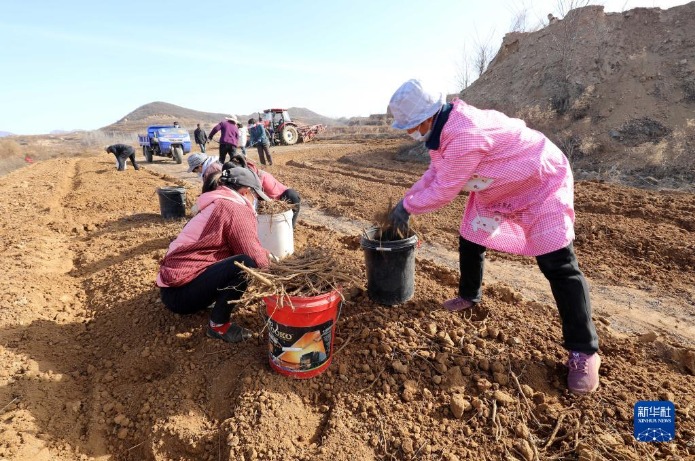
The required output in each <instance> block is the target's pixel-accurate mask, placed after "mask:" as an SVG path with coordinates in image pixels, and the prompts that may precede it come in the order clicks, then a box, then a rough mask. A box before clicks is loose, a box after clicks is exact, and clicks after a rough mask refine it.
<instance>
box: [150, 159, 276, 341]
mask: <svg viewBox="0 0 695 461" xmlns="http://www.w3.org/2000/svg"><path fill="white" fill-rule="evenodd" d="M211 181H214V182H216V183H217V184H216V185H215V187H213V188H211V189H212V190H210V192H206V193H204V194H201V195H200V197H198V200H197V201H196V206H197V207H198V210H199V212H198V214H196V215H195V216H194V217H193V218H192V219H191V220H190V221H189V222H188V223H187V224H186V226H185V227H184V228H183V230H182V231H181V233H180V234H179V235H178V237H177V238H176V240H174V241H173V242H172V243H171V244H170V245H169V250H168V251H167V254H166V255H165V256H164V259H162V261H161V266H160V269H159V274H158V275H157V285H158V286H159V287H160V290H161V297H162V302H163V303H164V305H165V306H166V307H167V308H168V309H169V310H171V311H172V312H175V313H177V314H192V313H194V312H197V311H200V310H203V309H205V308H206V307H208V306H209V305H210V304H211V303H213V302H214V307H213V308H212V311H211V312H210V321H209V324H208V326H207V335H208V336H210V337H212V338H216V339H221V340H224V341H227V342H230V343H236V342H240V341H244V340H246V339H249V338H250V337H251V336H252V334H251V332H250V331H249V330H247V329H246V328H243V327H241V326H239V325H237V324H235V323H232V322H231V320H230V319H231V315H232V311H233V309H234V307H235V305H234V304H230V303H229V301H236V300H238V299H240V298H241V296H242V295H243V294H244V292H245V291H246V288H247V281H246V277H245V276H244V273H243V271H242V270H241V269H239V268H238V267H237V266H236V265H235V264H234V262H235V261H238V262H240V263H243V264H244V265H245V266H247V267H267V266H268V265H269V262H270V259H269V258H270V257H271V255H270V254H269V253H268V251H267V250H265V249H264V248H263V247H262V246H261V243H260V241H259V240H258V231H257V229H256V212H255V206H254V204H255V203H256V200H258V199H261V200H270V199H269V198H268V196H266V195H265V193H264V192H263V189H262V188H261V184H260V182H259V180H258V178H257V177H256V176H255V175H254V174H253V173H251V172H250V171H249V170H247V169H245V168H231V169H225V170H223V171H222V172H221V173H217V174H216V175H215V176H214V177H213V178H211Z"/></svg>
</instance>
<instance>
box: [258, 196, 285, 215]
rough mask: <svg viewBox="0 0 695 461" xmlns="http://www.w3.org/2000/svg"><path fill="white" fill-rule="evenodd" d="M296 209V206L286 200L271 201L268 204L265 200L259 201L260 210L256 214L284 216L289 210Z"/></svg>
mask: <svg viewBox="0 0 695 461" xmlns="http://www.w3.org/2000/svg"><path fill="white" fill-rule="evenodd" d="M294 207H295V205H294V204H292V203H290V202H288V201H286V200H270V201H267V202H266V201H265V200H259V202H258V210H257V211H256V212H257V213H258V214H269V215H276V214H282V213H284V212H285V211H287V210H293V209H294Z"/></svg>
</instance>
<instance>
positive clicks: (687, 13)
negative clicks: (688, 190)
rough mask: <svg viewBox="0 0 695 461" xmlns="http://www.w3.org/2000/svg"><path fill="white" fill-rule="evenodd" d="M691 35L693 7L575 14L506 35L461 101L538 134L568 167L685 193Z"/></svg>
mask: <svg viewBox="0 0 695 461" xmlns="http://www.w3.org/2000/svg"><path fill="white" fill-rule="evenodd" d="M657 3H658V2H657ZM693 30H695V2H690V3H687V4H685V5H682V6H677V7H673V8H669V9H668V10H662V9H660V8H635V9H632V10H629V11H625V12H623V13H605V12H604V11H603V7H602V6H597V5H593V6H587V7H584V8H578V9H575V10H572V11H570V12H569V13H568V14H567V15H566V16H565V17H564V18H563V19H562V20H560V21H558V22H556V23H554V24H550V25H548V26H547V27H544V28H542V29H540V30H538V31H535V32H528V33H509V34H507V35H506V36H505V38H504V40H503V43H502V46H501V47H500V49H499V51H498V53H497V55H496V57H495V59H494V60H493V61H492V62H491V63H490V66H489V67H488V69H487V70H486V72H485V73H484V74H483V75H482V76H481V78H479V79H478V80H476V81H475V82H473V84H472V85H471V86H470V87H468V88H467V89H466V90H464V92H463V99H464V100H466V101H467V102H469V103H471V104H473V105H475V106H478V107H481V108H493V109H497V110H501V111H502V112H505V113H507V114H510V115H513V116H517V117H519V118H521V119H523V120H525V121H526V122H527V123H528V124H529V125H531V126H533V127H534V128H537V129H539V130H541V131H543V132H544V133H545V134H546V135H547V136H548V137H550V139H552V140H553V142H555V143H556V144H557V145H558V146H560V147H561V148H562V149H563V151H564V152H565V154H566V155H567V157H568V158H570V160H571V161H572V163H573V166H574V167H575V168H582V169H586V170H589V171H591V172H593V173H594V174H595V175H597V176H601V177H603V178H607V179H620V180H627V179H634V178H630V177H629V176H630V175H633V176H634V175H638V176H639V177H640V178H641V179H642V180H644V181H649V182H651V183H658V184H660V185H661V186H662V187H674V186H690V185H691V184H692V182H693V179H694V178H695V161H694V160H693V159H694V158H695V157H694V156H693V152H695V123H693V111H694V110H695V60H694V59H693V56H694V55H695V34H693ZM626 173H627V175H626ZM645 184H646V183H645Z"/></svg>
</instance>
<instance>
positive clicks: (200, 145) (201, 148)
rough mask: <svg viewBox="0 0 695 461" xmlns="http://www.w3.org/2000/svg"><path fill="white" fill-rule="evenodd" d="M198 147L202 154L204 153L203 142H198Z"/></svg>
mask: <svg viewBox="0 0 695 461" xmlns="http://www.w3.org/2000/svg"><path fill="white" fill-rule="evenodd" d="M198 147H200V152H202V153H203V154H204V153H205V143H198Z"/></svg>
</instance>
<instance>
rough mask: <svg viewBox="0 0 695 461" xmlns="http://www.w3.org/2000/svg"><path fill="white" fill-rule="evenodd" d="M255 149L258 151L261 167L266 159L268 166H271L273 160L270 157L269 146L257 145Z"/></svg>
mask: <svg viewBox="0 0 695 461" xmlns="http://www.w3.org/2000/svg"><path fill="white" fill-rule="evenodd" d="M256 149H258V160H260V161H261V165H265V164H266V157H267V158H268V165H272V164H273V158H272V157H271V156H270V149H269V144H265V143H258V144H256Z"/></svg>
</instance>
